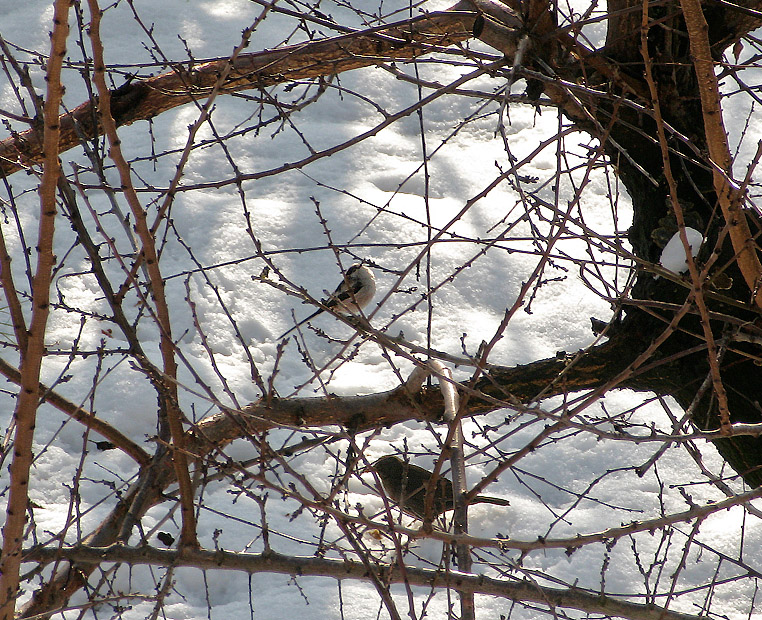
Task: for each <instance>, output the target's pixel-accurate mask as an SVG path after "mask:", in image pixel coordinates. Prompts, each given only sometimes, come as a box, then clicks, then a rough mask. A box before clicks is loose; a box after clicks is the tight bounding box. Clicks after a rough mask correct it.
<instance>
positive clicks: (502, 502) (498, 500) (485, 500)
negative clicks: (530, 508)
mask: <svg viewBox="0 0 762 620" xmlns="http://www.w3.org/2000/svg"><path fill="white" fill-rule="evenodd" d="M471 503H472V504H494V505H495V506H510V505H511V502H509V501H508V500H507V499H503V498H502V497H489V496H488V495H477V496H476V497H475V498H474V499H473V500H472V501H471Z"/></svg>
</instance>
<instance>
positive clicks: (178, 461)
mask: <svg viewBox="0 0 762 620" xmlns="http://www.w3.org/2000/svg"><path fill="white" fill-rule="evenodd" d="M88 6H89V8H90V16H91V18H90V28H89V31H88V32H89V34H90V41H91V43H92V47H93V62H94V64H95V70H94V73H93V81H94V82H95V85H96V87H97V89H98V96H99V98H100V99H99V102H98V111H99V112H100V122H101V123H102V125H103V128H104V131H105V133H106V136H107V137H108V141H109V145H110V148H109V155H110V156H111V159H112V160H113V161H114V164H115V165H116V168H117V170H118V171H119V178H120V181H121V185H122V189H123V191H124V193H125V197H126V198H127V203H128V204H129V205H130V209H131V210H132V214H133V216H134V218H135V231H136V233H137V235H138V237H139V238H140V242H141V246H142V251H141V256H142V258H143V259H144V261H145V264H146V268H147V270H148V274H149V277H150V280H151V293H152V294H153V298H154V301H155V303H156V315H157V319H158V325H159V331H160V334H161V335H160V345H159V348H160V349H161V355H162V361H163V364H164V374H165V375H166V376H167V377H169V379H171V380H170V381H160V382H158V383H160V384H159V385H157V387H158V388H159V389H160V392H161V393H162V397H163V398H162V400H163V409H164V412H165V413H166V416H167V422H168V425H169V429H170V434H171V435H172V443H173V448H174V451H173V455H172V462H173V463H174V467H175V475H176V477H177V480H178V483H179V485H180V509H181V514H182V534H181V544H182V545H184V546H186V545H189V546H198V540H197V538H196V516H195V513H194V510H193V486H192V485H191V481H190V473H189V471H188V459H187V457H186V455H185V432H184V430H183V424H182V414H181V412H180V407H179V403H178V395H177V384H176V383H175V381H174V380H175V379H176V377H177V361H176V360H175V345H174V342H173V341H172V328H171V322H170V317H169V306H168V304H167V299H166V296H165V294H164V278H163V277H162V275H161V270H160V267H159V257H158V255H157V252H156V244H155V239H154V236H153V235H152V234H151V231H150V230H149V227H148V223H147V218H146V212H145V210H144V209H143V206H142V205H141V204H140V200H139V199H138V195H137V193H136V192H135V188H134V187H133V185H132V179H131V173H130V165H129V164H128V163H127V160H126V159H125V158H124V156H123V154H122V149H121V146H120V144H121V141H120V140H119V135H118V134H117V131H116V123H115V122H114V118H113V117H112V115H111V93H110V91H109V90H108V87H107V86H106V65H105V62H104V60H103V42H102V41H101V38H100V22H101V9H100V7H99V6H98V2H97V0H88Z"/></svg>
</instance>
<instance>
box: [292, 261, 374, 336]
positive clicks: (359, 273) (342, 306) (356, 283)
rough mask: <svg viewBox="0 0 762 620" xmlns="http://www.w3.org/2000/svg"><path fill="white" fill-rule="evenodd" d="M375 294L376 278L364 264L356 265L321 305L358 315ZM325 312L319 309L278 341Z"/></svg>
mask: <svg viewBox="0 0 762 620" xmlns="http://www.w3.org/2000/svg"><path fill="white" fill-rule="evenodd" d="M375 294H376V278H375V276H374V275H373V272H372V271H371V270H370V269H369V268H368V267H366V266H365V265H363V264H362V263H355V264H354V265H352V266H351V267H350V268H349V269H347V272H346V274H345V278H344V279H342V281H341V283H340V284H339V285H338V286H337V287H336V290H335V291H334V292H333V293H332V294H331V296H330V297H328V299H325V300H323V301H322V302H321V303H322V304H323V305H324V306H326V307H327V308H331V309H332V310H334V311H335V312H338V313H339V314H357V313H358V312H359V310H360V309H361V308H364V307H365V306H367V305H368V304H369V303H370V300H371V299H373V295H375ZM324 311H325V308H318V309H317V310H315V312H313V313H312V314H310V315H309V316H308V317H307V318H306V319H302V320H301V321H299V322H298V323H297V324H296V325H294V326H293V327H292V328H291V329H289V330H288V331H287V332H285V333H284V334H283V335H281V336H279V337H278V340H281V339H282V338H285V337H286V336H288V335H289V334H290V333H291V332H292V331H294V330H295V329H296V328H297V327H300V326H302V325H304V324H305V323H306V322H307V321H311V320H312V319H314V318H315V317H316V316H317V315H318V314H320V313H321V312H324Z"/></svg>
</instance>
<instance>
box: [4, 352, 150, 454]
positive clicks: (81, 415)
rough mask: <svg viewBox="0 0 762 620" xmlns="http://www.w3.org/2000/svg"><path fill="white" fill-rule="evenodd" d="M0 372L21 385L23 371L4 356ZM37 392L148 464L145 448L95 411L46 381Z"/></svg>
mask: <svg viewBox="0 0 762 620" xmlns="http://www.w3.org/2000/svg"><path fill="white" fill-rule="evenodd" d="M0 374H2V375H3V376H4V377H5V378H6V379H8V380H9V381H12V382H13V383H15V384H16V385H21V373H20V372H19V371H18V369H17V368H14V367H13V366H12V365H11V364H9V363H8V362H6V361H5V360H4V359H2V358H0ZM37 394H38V397H39V398H44V399H45V402H47V403H50V404H51V405H53V406H54V407H55V408H56V409H58V410H59V411H62V412H63V413H65V414H66V415H68V416H70V417H72V418H73V419H75V420H76V421H77V422H80V423H81V424H83V425H84V426H86V427H87V428H89V429H90V430H91V431H95V432H96V433H98V434H99V435H101V436H102V437H103V438H104V439H107V440H108V441H110V442H111V443H112V444H114V446H116V447H117V448H119V449H120V450H121V451H122V452H124V453H125V454H127V455H128V456H129V457H131V458H132V459H133V460H134V461H135V462H136V463H137V464H138V465H140V466H141V467H143V466H145V465H148V462H149V461H150V459H151V457H150V456H149V455H148V453H147V452H146V451H145V450H143V448H141V447H140V446H139V445H137V444H136V443H135V442H133V441H132V440H131V439H129V438H127V437H125V436H124V435H123V434H122V433H120V432H119V431H118V430H117V429H115V428H114V427H113V426H111V425H110V424H109V423H108V422H104V421H103V420H101V419H99V418H97V417H96V416H95V414H94V413H93V412H91V411H87V410H86V409H83V408H82V407H78V406H77V405H75V404H74V403H73V402H71V401H70V400H68V399H66V398H64V397H63V396H61V395H60V394H59V393H58V392H54V391H53V390H51V389H50V388H49V387H47V386H46V385H45V384H44V383H40V384H38V389H37Z"/></svg>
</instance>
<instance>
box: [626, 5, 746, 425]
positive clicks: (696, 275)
mask: <svg viewBox="0 0 762 620" xmlns="http://www.w3.org/2000/svg"><path fill="white" fill-rule="evenodd" d="M648 28H649V22H648V0H644V1H643V22H642V26H641V46H640V50H641V55H642V56H643V63H644V68H645V76H646V82H647V84H648V88H649V90H650V93H651V105H652V106H653V114H654V120H655V121H656V133H657V136H658V138H659V147H660V149H661V157H662V165H663V166H664V178H665V179H666V180H667V185H668V187H669V198H670V201H671V204H672V212H673V213H674V215H675V221H676V222H677V228H678V233H679V235H680V241H681V242H682V244H683V249H684V250H685V260H686V263H687V264H688V271H689V273H690V276H691V293H690V299H692V300H693V301H694V302H695V304H696V307H697V308H698V311H699V314H700V315H701V328H702V330H703V332H704V340H705V342H706V347H707V359H708V362H709V370H710V374H711V377H712V386H713V388H714V393H715V395H716V396H717V408H718V409H719V415H720V425H721V427H722V430H723V433H724V434H726V435H729V434H730V433H731V430H730V426H731V424H730V412H729V410H728V395H727V392H726V391H725V386H724V385H723V383H722V377H721V375H720V364H719V361H718V359H717V343H716V342H715V338H714V334H713V333H712V326H711V323H710V322H709V310H708V308H707V305H706V299H705V297H704V291H703V289H704V281H705V279H706V278H705V276H706V274H705V273H703V272H699V269H698V267H697V266H696V261H695V260H694V258H693V252H692V251H691V247H690V245H689V243H688V237H687V233H686V230H685V228H686V224H685V217H684V215H683V208H682V205H681V204H680V200H679V199H678V189H677V181H676V180H675V177H674V175H673V174H672V164H671V163H670V157H669V145H668V143H667V136H666V133H665V131H664V119H663V117H662V114H661V104H660V102H659V92H658V89H657V87H656V82H655V80H654V76H653V71H652V63H651V56H650V54H649V52H648Z"/></svg>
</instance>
